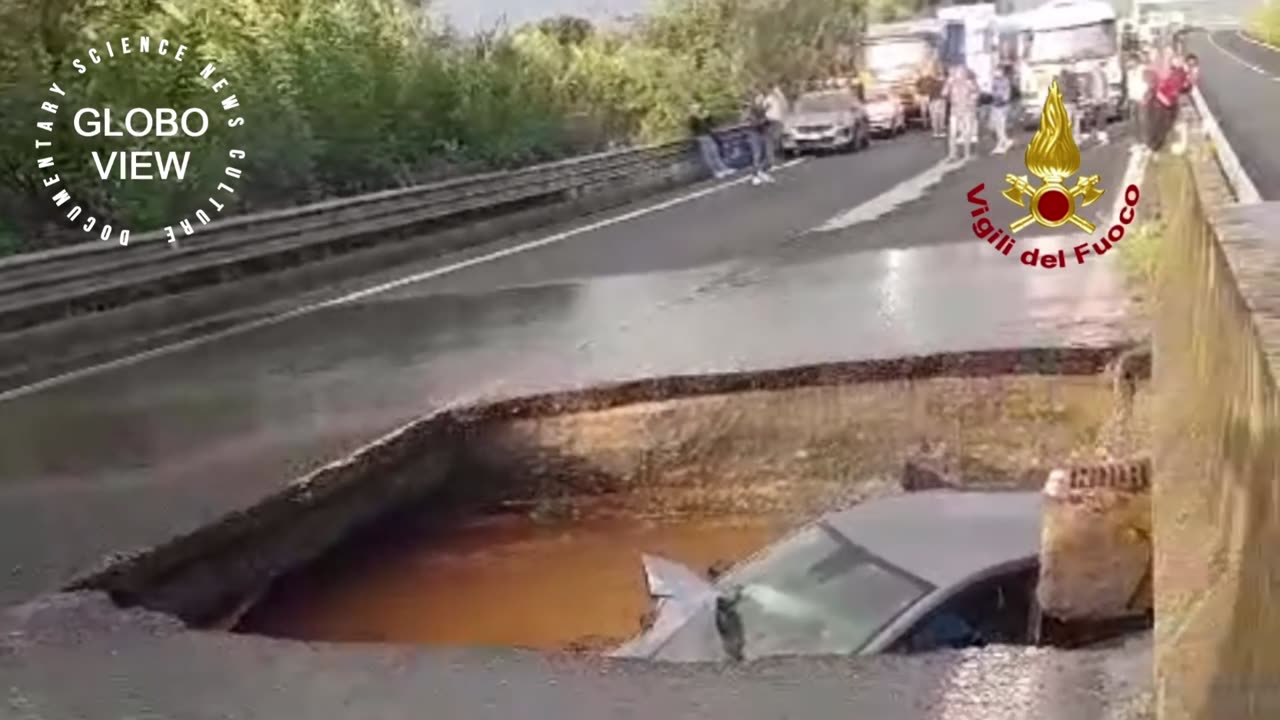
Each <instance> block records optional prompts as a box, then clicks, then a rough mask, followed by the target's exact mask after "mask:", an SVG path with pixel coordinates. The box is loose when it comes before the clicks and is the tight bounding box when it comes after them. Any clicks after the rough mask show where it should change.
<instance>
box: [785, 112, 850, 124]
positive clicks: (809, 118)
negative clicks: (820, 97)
mask: <svg viewBox="0 0 1280 720" xmlns="http://www.w3.org/2000/svg"><path fill="white" fill-rule="evenodd" d="M852 122H853V113H852V112H820V113H817V112H815V113H795V114H793V115H792V116H791V117H789V118H787V127H792V128H796V127H805V126H808V125H849V124H851V123H852Z"/></svg>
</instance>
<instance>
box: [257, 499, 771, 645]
mask: <svg viewBox="0 0 1280 720" xmlns="http://www.w3.org/2000/svg"><path fill="white" fill-rule="evenodd" d="M783 532H785V522H784V521H782V520H781V519H770V518H762V517H743V518H716V519H707V518H699V519H694V518H686V519H660V520H659V519H642V518H625V517H612V518H607V519H599V520H581V521H569V522H558V523H553V524H545V523H539V522H535V521H534V520H532V519H530V518H529V517H528V516H520V515H509V516H499V517H488V518H482V519H476V520H469V521H459V522H453V523H448V524H446V525H443V526H442V527H440V528H437V529H436V530H433V531H430V532H425V533H403V532H402V533H392V534H389V535H387V536H384V537H381V538H378V539H376V540H373V541H372V542H371V544H370V545H366V546H364V547H361V548H358V549H356V550H355V551H345V552H340V553H338V554H337V555H335V556H334V557H333V558H331V559H330V560H328V561H326V562H325V563H323V565H322V566H317V567H316V568H313V571H312V572H308V573H304V574H302V575H301V576H299V577H298V578H296V579H294V580H292V581H291V582H287V583H282V584H281V585H280V588H279V589H278V590H277V591H275V592H273V593H272V595H270V596H268V598H266V601H265V602H263V603H261V604H260V605H259V606H258V607H257V608H255V610H253V611H252V612H250V613H249V614H248V615H247V616H246V617H245V618H244V619H243V620H242V621H241V623H240V626H239V630H240V631H242V632H248V633H255V634H264V635H271V636H276V637H287V638H299V639H307V640H323V641H333V642H398V643H421V644H430V645H452V646H469V645H480V646H507V647H525V648H531V649H538V650H565V649H570V650H594V651H602V650H609V649H611V648H612V647H614V646H616V645H618V644H620V643H621V642H622V641H624V640H626V639H627V638H629V637H630V636H632V635H633V634H635V633H636V632H637V631H638V630H639V627H640V618H641V616H642V615H643V614H644V613H645V612H646V611H647V610H648V609H649V602H648V597H647V593H646V592H645V585H644V576H643V571H642V569H641V565H640V554H641V553H644V552H650V553H657V554H660V555H663V556H664V557H668V558H670V559H673V560H677V561H680V562H683V563H685V564H687V565H689V566H690V567H692V568H696V569H698V570H705V569H706V568H708V567H710V566H711V565H712V564H714V563H718V562H736V561H739V560H743V559H745V558H746V557H747V556H748V555H750V554H751V553H752V552H754V551H756V550H758V549H760V548H762V547H764V546H766V545H768V544H769V543H770V542H771V541H772V540H774V539H775V538H777V537H778V536H779V535H780V534H782V533H783Z"/></svg>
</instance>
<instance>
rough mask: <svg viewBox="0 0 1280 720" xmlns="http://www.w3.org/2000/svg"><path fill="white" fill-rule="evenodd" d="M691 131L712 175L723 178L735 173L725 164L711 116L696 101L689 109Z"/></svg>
mask: <svg viewBox="0 0 1280 720" xmlns="http://www.w3.org/2000/svg"><path fill="white" fill-rule="evenodd" d="M689 133H690V134H692V135H693V137H694V139H695V140H696V141H697V143H698V150H699V152H701V153H702V162H703V163H704V164H705V165H706V166H707V170H708V171H709V172H710V173H711V174H712V176H714V177H715V178H716V179H717V180H722V179H724V178H726V177H728V176H730V175H732V174H733V170H730V169H729V166H728V165H725V163H724V158H723V157H722V156H721V155H720V144H719V143H718V142H716V138H715V133H714V130H713V129H712V124H711V117H710V116H709V115H708V114H707V112H706V110H705V109H704V108H703V107H702V105H701V104H698V103H694V105H693V107H692V108H691V109H690V111H689Z"/></svg>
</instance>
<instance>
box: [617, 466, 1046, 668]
mask: <svg viewBox="0 0 1280 720" xmlns="http://www.w3.org/2000/svg"><path fill="white" fill-rule="evenodd" d="M1041 506H1042V496H1041V494H1040V493H1038V492H962V491H952V490H936V491H933V490H931V491H923V492H918V493H909V494H906V495H900V496H895V497H890V498H885V499H881V500H875V501H869V502H866V503H863V504H860V505H857V506H855V507H852V508H850V509H847V510H842V511H839V512H834V513H830V514H828V515H825V516H823V517H822V518H820V519H819V520H817V521H816V522H814V523H811V524H809V525H807V526H805V527H804V528H802V529H800V530H799V531H798V532H796V533H794V534H792V535H790V536H788V537H786V538H785V539H783V540H781V541H780V542H778V543H775V544H774V545H772V546H770V547H768V548H766V549H765V550H763V551H762V552H761V553H759V554H758V555H756V556H755V557H753V558H751V559H749V560H747V561H746V562H745V563H743V564H741V565H739V566H737V567H735V568H734V569H732V570H730V571H729V572H727V573H725V574H724V575H721V576H720V577H719V578H718V579H716V580H714V581H712V580H708V579H705V578H704V577H703V576H701V575H699V574H698V573H696V572H694V571H692V570H689V569H687V568H685V567H683V566H681V565H679V564H677V563H674V562H671V561H669V560H665V559H663V558H660V557H656V556H650V555H646V556H644V558H643V564H644V569H645V573H646V577H647V580H648V584H649V591H650V594H651V595H652V596H653V597H654V598H655V599H656V600H657V607H656V608H655V612H654V614H653V615H652V616H651V617H652V618H653V620H652V622H651V623H650V624H649V627H648V628H647V630H645V631H644V632H643V633H642V634H641V635H639V636H638V637H636V638H634V639H632V640H631V641H629V642H627V643H626V644H625V645H623V646H622V647H620V648H618V649H617V650H615V651H614V652H613V653H612V655H613V656H615V657H638V658H648V659H653V660H664V661H675V662H699V661H723V660H737V659H747V660H750V659H754V658H761V657H768V656H779V655H850V654H863V655H865V654H874V653H880V652H886V651H887V652H919V651H929V650H935V649H941V648H947V647H969V646H975V645H982V644H986V643H993V644H1023V643H1027V642H1030V641H1031V640H1032V639H1034V638H1035V637H1036V636H1037V631H1038V628H1039V623H1040V618H1039V612H1038V609H1037V606H1036V603H1035V587H1036V581H1037V579H1038V577H1039V569H1038V563H1039V546H1040V530H1041V519H1040V518H1041Z"/></svg>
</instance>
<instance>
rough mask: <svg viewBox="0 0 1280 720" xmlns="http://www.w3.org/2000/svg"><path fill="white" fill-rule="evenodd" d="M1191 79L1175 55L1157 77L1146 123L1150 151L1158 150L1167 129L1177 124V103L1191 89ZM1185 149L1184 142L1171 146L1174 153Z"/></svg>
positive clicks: (1184, 66) (1165, 137) (1167, 132)
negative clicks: (1148, 119) (1148, 120)
mask: <svg viewBox="0 0 1280 720" xmlns="http://www.w3.org/2000/svg"><path fill="white" fill-rule="evenodd" d="M1191 81H1192V75H1191V73H1189V72H1188V70H1187V67H1186V65H1185V64H1184V63H1183V62H1182V60H1181V58H1178V57H1176V56H1175V57H1173V58H1172V59H1171V61H1170V62H1169V66H1168V68H1167V69H1166V70H1165V71H1164V72H1163V73H1162V74H1161V75H1160V77H1159V78H1158V79H1157V81H1156V85H1155V93H1154V96H1153V97H1152V101H1151V106H1150V108H1149V116H1150V122H1149V123H1148V124H1147V125H1148V134H1147V147H1148V148H1149V149H1150V150H1151V151H1152V152H1159V151H1160V150H1161V149H1162V148H1163V147H1164V144H1165V141H1166V140H1167V139H1168V137H1169V131H1170V130H1172V129H1173V127H1174V125H1176V124H1177V121H1178V110H1179V105H1180V104H1181V102H1182V96H1183V94H1184V93H1187V92H1189V91H1190V90H1191ZM1179 140H1183V138H1179ZM1185 149H1186V148H1185V143H1183V145H1181V146H1178V145H1176V144H1175V146H1174V147H1173V148H1172V150H1173V151H1174V152H1175V153H1181V152H1182V151H1184V150H1185Z"/></svg>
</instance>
